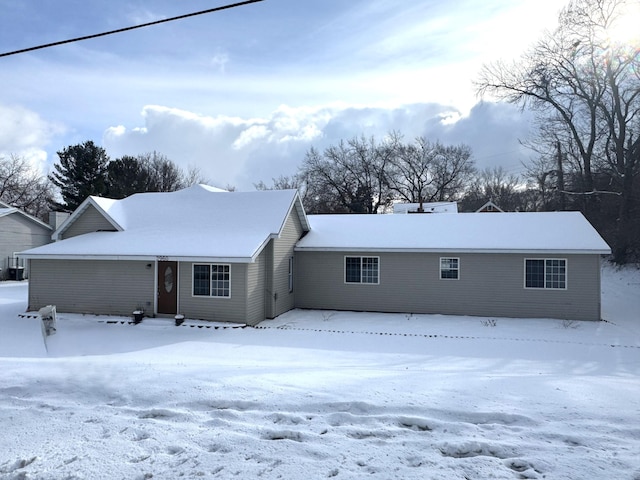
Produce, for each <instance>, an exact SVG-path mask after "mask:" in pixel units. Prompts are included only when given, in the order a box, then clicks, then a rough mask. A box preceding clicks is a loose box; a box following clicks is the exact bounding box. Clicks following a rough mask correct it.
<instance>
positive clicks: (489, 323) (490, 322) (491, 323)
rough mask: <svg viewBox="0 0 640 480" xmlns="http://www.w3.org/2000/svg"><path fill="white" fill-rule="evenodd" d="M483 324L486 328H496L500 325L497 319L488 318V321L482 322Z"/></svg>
mask: <svg viewBox="0 0 640 480" xmlns="http://www.w3.org/2000/svg"><path fill="white" fill-rule="evenodd" d="M481 323H482V325H484V326H485V327H495V326H496V325H498V321H497V320H496V319H495V318H487V319H486V320H482V321H481Z"/></svg>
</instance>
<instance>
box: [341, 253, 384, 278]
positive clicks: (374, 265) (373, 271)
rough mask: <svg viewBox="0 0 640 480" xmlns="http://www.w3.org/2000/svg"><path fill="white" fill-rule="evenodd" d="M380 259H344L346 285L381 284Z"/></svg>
mask: <svg viewBox="0 0 640 480" xmlns="http://www.w3.org/2000/svg"><path fill="white" fill-rule="evenodd" d="M379 278H380V259H379V258H378V257H344V281H345V283H371V284H377V283H379Z"/></svg>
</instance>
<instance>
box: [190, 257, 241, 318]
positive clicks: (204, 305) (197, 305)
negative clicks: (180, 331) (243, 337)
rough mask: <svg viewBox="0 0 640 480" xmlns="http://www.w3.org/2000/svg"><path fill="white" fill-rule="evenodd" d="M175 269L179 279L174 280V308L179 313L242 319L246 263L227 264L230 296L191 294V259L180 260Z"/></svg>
mask: <svg viewBox="0 0 640 480" xmlns="http://www.w3.org/2000/svg"><path fill="white" fill-rule="evenodd" d="M196 263H206V262H196ZM213 263H215V262H213ZM178 270H179V272H178V276H179V279H180V281H179V283H178V295H179V296H178V309H179V311H180V313H181V314H183V315H185V316H186V317H187V318H193V319H200V320H210V321H215V322H235V323H246V319H247V301H246V299H247V264H244V263H232V264H231V269H230V273H231V297H230V298H218V297H194V296H193V263H190V262H180V265H179V266H178Z"/></svg>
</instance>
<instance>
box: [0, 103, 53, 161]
mask: <svg viewBox="0 0 640 480" xmlns="http://www.w3.org/2000/svg"><path fill="white" fill-rule="evenodd" d="M63 132H64V128H63V127H62V126H61V125H58V124H55V123H50V122H47V121H46V120H43V119H42V118H41V117H40V116H39V115H38V114H37V113H35V112H32V111H31V110H28V109H26V108H24V107H20V106H7V105H0V157H8V156H10V155H17V156H19V157H22V158H25V159H27V160H29V161H30V162H31V164H32V165H33V167H34V168H36V169H37V170H38V171H40V172H42V173H45V172H46V161H47V150H46V148H47V146H48V144H49V143H50V142H51V140H52V138H53V137H54V136H55V135H58V134H61V133H63Z"/></svg>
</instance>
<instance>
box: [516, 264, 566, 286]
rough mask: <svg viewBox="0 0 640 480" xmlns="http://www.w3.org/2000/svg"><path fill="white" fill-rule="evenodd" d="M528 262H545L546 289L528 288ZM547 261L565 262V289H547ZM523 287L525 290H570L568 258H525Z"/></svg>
mask: <svg viewBox="0 0 640 480" xmlns="http://www.w3.org/2000/svg"><path fill="white" fill-rule="evenodd" d="M527 260H544V276H545V281H544V283H545V286H544V287H527ZM547 260H564V287H563V288H552V287H547V286H546V284H547V278H546V277H547ZM522 267H523V268H522V285H523V287H524V289H525V290H538V291H541V290H544V291H563V290H567V289H568V288H569V260H567V259H566V258H560V257H545V258H541V257H525V259H524V261H523V262H522Z"/></svg>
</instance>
